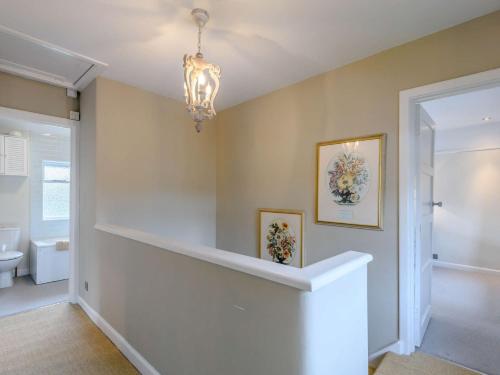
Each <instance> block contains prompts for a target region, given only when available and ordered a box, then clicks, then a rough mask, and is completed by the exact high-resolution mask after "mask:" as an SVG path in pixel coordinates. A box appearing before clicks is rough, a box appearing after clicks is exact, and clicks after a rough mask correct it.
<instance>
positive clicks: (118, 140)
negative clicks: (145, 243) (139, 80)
mask: <svg viewBox="0 0 500 375" xmlns="http://www.w3.org/2000/svg"><path fill="white" fill-rule="evenodd" d="M81 112H82V115H81V123H80V265H79V272H80V276H79V279H80V294H83V293H84V290H83V285H84V281H85V280H87V281H88V282H89V293H88V294H85V296H88V297H89V298H90V297H91V296H92V295H93V293H98V290H97V285H99V284H98V283H99V275H100V274H99V272H98V271H99V269H100V268H101V267H103V265H102V264H103V260H102V257H103V252H104V251H105V249H103V248H100V247H99V246H98V245H96V238H95V230H94V225H95V223H96V220H97V221H99V222H102V223H109V224H115V225H123V226H125V227H130V228H135V229H140V230H144V231H147V232H151V233H155V234H160V235H164V236H167V237H173V238H176V239H181V240H183V241H186V242H192V243H197V244H204V245H210V246H214V245H215V127H214V126H213V125H210V124H206V127H205V130H204V131H203V132H202V133H201V134H196V132H195V130H194V126H193V124H192V122H191V121H190V119H189V116H188V115H187V113H186V112H185V109H184V105H183V104H182V103H180V102H175V101H173V100H171V99H167V98H164V97H161V96H158V95H155V94H152V93H149V92H146V91H144V90H140V89H137V88H134V87H131V86H128V85H125V84H121V83H119V82H115V81H111V80H107V79H103V78H98V79H97V80H96V81H94V82H93V83H92V84H91V85H89V86H88V87H87V88H86V89H85V90H84V91H83V92H82V93H81Z"/></svg>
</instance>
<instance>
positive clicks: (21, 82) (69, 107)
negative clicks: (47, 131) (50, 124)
mask: <svg viewBox="0 0 500 375" xmlns="http://www.w3.org/2000/svg"><path fill="white" fill-rule="evenodd" d="M0 107H8V108H14V109H20V110H23V111H28V112H35V113H41V114H44V115H49V116H56V117H63V118H69V112H70V111H79V102H78V99H74V98H69V97H67V96H66V89H65V88H63V87H57V86H53V85H49V84H47V83H42V82H37V81H33V80H30V79H26V78H21V77H18V76H14V75H11V74H8V73H3V72H0Z"/></svg>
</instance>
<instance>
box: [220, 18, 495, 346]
mask: <svg viewBox="0 0 500 375" xmlns="http://www.w3.org/2000/svg"><path fill="white" fill-rule="evenodd" d="M499 35H500V12H496V13H493V14H491V15H488V16H485V17H482V18H478V19H476V20H473V21H470V22H468V23H465V24H462V25H460V26H457V27H454V28H451V29H448V30H445V31H442V32H439V33H436V34H434V35H431V36H428V37H425V38H423V39H420V40H417V41H414V42H411V43H408V44H405V45H403V46H400V47H397V48H394V49H391V50H388V51H385V52H382V53H380V54H377V55H375V56H372V57H369V58H367V59H364V60H361V61H359V62H356V63H353V64H350V65H347V66H345V67H342V68H339V69H336V70H333V71H330V72H328V73H326V74H323V75H320V76H317V77H314V78H311V79H308V80H306V81H304V82H301V83H299V84H296V85H293V86H290V87H287V88H285V89H282V90H279V91H276V92H274V93H271V94H269V95H266V96H264V97H260V98H257V99H255V100H252V101H250V102H247V103H244V104H241V105H239V106H237V107H234V108H231V109H228V110H225V111H222V112H221V113H219V116H218V118H217V247H219V248H222V249H227V250H234V251H238V252H241V253H245V254H248V255H254V256H256V255H257V222H256V211H257V209H258V208H259V207H275V208H294V209H304V210H305V211H306V226H305V247H306V256H305V259H306V264H310V263H313V262H316V261H318V260H320V259H324V258H327V257H330V256H332V255H334V254H337V253H341V252H343V251H345V250H359V251H366V252H369V253H371V254H373V256H374V261H373V262H372V263H371V264H370V265H369V275H368V278H369V283H368V284H369V347H370V352H374V351H376V350H378V349H380V348H382V347H385V346H386V345H389V344H391V343H392V342H395V341H397V339H398V203H397V199H398V190H397V189H398V151H397V148H398V142H397V136H398V95H399V91H400V90H403V89H408V88H413V87H417V86H421V85H425V84H428V83H432V82H438V81H443V80H447V79H451V78H455V77H460V76H464V75H468V74H472V73H477V72H481V71H484V70H488V69H493V68H498V67H500V43H499V39H498V37H499ZM381 132H383V133H387V135H388V138H387V165H386V178H385V182H386V189H385V206H384V223H385V225H384V230H383V231H371V230H359V229H348V228H341V227H335V226H324V225H316V224H314V222H313V217H314V196H315V190H314V186H315V144H316V143H317V142H320V141H328V140H333V139H339V138H345V137H356V136H362V135H368V134H374V133H381Z"/></svg>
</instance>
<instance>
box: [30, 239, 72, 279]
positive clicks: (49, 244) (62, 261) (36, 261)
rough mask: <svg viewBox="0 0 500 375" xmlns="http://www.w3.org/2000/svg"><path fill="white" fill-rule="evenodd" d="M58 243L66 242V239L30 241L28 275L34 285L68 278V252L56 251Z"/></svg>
mask: <svg viewBox="0 0 500 375" xmlns="http://www.w3.org/2000/svg"><path fill="white" fill-rule="evenodd" d="M58 241H68V238H44V239H39V240H32V241H31V245H30V273H31V277H32V278H33V280H34V281H35V283H36V284H44V283H50V282H52V281H59V280H66V279H68V278H69V250H56V243H57V242H58Z"/></svg>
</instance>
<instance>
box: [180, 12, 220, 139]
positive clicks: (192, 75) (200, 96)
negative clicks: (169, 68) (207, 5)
mask: <svg viewBox="0 0 500 375" xmlns="http://www.w3.org/2000/svg"><path fill="white" fill-rule="evenodd" d="M191 15H192V16H193V19H194V21H195V23H196V24H197V25H198V52H197V53H196V55H194V56H191V55H184V65H183V66H184V95H185V97H186V104H187V110H188V112H189V113H190V114H191V117H192V118H193V120H194V122H195V124H196V125H195V128H196V131H197V132H198V133H199V132H200V131H201V128H202V123H203V121H205V120H209V119H211V118H213V117H214V116H215V108H214V100H215V97H216V96H217V92H218V91H219V79H220V68H219V66H217V65H214V64H210V63H208V62H207V61H205V59H204V58H203V54H202V53H201V31H202V29H203V27H204V26H205V25H206V23H207V22H208V19H209V15H208V12H207V11H206V10H204V9H193V11H192V12H191Z"/></svg>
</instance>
